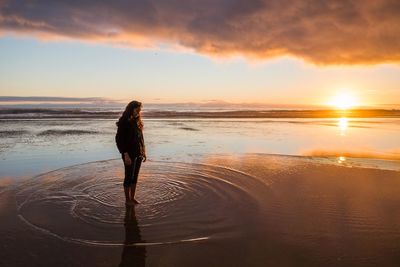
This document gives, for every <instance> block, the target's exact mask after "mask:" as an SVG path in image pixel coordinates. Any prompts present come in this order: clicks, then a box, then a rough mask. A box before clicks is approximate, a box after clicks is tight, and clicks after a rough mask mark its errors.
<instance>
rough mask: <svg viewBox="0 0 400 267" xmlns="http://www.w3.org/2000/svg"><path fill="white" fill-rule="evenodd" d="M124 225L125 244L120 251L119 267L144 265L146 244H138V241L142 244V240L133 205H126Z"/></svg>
mask: <svg viewBox="0 0 400 267" xmlns="http://www.w3.org/2000/svg"><path fill="white" fill-rule="evenodd" d="M124 226H125V242H124V244H125V246H124V250H123V251H122V255H121V263H120V264H119V267H123V266H129V267H132V266H140V267H141V266H145V265H146V246H144V245H140V243H141V244H143V243H144V241H143V240H142V237H141V236H140V229H139V225H138V222H137V219H136V214H135V206H132V205H126V212H125V223H124ZM135 244H136V245H135Z"/></svg>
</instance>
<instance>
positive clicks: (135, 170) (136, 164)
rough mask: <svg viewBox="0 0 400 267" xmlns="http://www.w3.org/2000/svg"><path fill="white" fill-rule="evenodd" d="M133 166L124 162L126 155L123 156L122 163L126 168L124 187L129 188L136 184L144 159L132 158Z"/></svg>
mask: <svg viewBox="0 0 400 267" xmlns="http://www.w3.org/2000/svg"><path fill="white" fill-rule="evenodd" d="M130 158H131V161H132V164H131V165H126V164H125V161H124V154H122V161H123V162H124V166H125V179H124V187H129V186H131V185H132V184H136V183H137V180H138V176H139V170H140V166H141V165H142V159H143V158H142V157H130Z"/></svg>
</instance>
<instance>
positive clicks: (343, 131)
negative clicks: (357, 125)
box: [338, 117, 349, 136]
mask: <svg viewBox="0 0 400 267" xmlns="http://www.w3.org/2000/svg"><path fill="white" fill-rule="evenodd" d="M348 121H349V120H348V119H347V118H346V117H342V118H340V119H339V121H338V126H339V129H340V135H343V136H344V135H346V130H347V125H348Z"/></svg>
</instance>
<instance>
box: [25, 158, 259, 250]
mask: <svg viewBox="0 0 400 267" xmlns="http://www.w3.org/2000/svg"><path fill="white" fill-rule="evenodd" d="M122 170H123V168H122V162H121V160H111V161H102V162H94V163H88V164H83V165H77V166H73V167H69V168H63V169H60V170H56V171H52V172H49V173H46V174H43V175H40V176H37V177H36V178H34V179H33V180H29V181H27V182H25V183H23V184H21V185H20V186H19V188H20V191H19V192H18V194H17V203H18V210H19V213H20V218H21V219H22V220H23V221H24V222H26V223H27V224H28V225H29V226H31V227H33V228H34V229H35V230H38V231H41V232H42V233H44V234H47V235H52V236H54V237H57V238H59V239H62V240H64V241H69V242H75V243H82V244H87V245H101V246H118V245H126V242H124V236H123V231H122V230H123V224H124V222H125V220H126V219H127V218H126V214H125V209H124V206H125V199H124V197H123V192H122V180H121V177H122V176H123V173H122ZM263 186H266V185H264V184H263V183H261V182H260V181H258V180H257V179H255V178H254V177H251V176H249V175H247V174H245V173H242V172H238V171H235V170H232V169H228V168H223V167H218V166H211V165H202V164H185V163H167V162H149V163H147V164H146V167H145V168H144V170H143V171H142V173H141V176H140V186H139V187H140V188H138V190H137V191H138V192H137V195H136V197H137V198H138V199H140V200H141V201H142V203H141V204H140V205H138V206H137V209H136V210H135V216H136V218H138V220H139V225H138V227H140V232H141V240H134V241H131V242H130V243H129V245H160V244H169V243H180V242H190V241H201V240H208V239H214V238H230V237H234V236H237V235H242V234H243V231H242V230H241V229H242V228H243V227H244V226H245V225H248V224H249V223H251V222H252V220H254V216H255V215H256V214H257V209H258V205H259V203H258V202H257V195H254V193H257V192H259V190H260V189H262V187H263ZM245 214H247V215H249V214H250V216H243V215H245ZM60 220H61V222H62V223H61V224H60Z"/></svg>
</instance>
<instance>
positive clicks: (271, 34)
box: [0, 0, 400, 107]
mask: <svg viewBox="0 0 400 267" xmlns="http://www.w3.org/2000/svg"><path fill="white" fill-rule="evenodd" d="M399 14H400V2H399V1H396V0H393V1H383V0H380V1H375V0H373V1H372V0H370V1H334V2H333V1H316V0H314V1H278V0H272V1H261V0H212V1H211V0H203V1H196V0H195V1H187V0H186V1H176V0H162V1H150V0H147V1H126V0H117V1H90V0H87V1H52V0H32V1H8V0H0V96H23V97H25V96H61V97H101V98H107V99H112V100H121V101H126V100H130V99H132V98H134V99H138V100H141V101H143V102H151V103H156V102H158V103H160V102H164V103H171V102H190V101H193V102H204V101H222V100H223V101H228V102H235V103H242V102H245V103H268V104H293V105H299V104H304V105H327V104H332V103H335V101H336V102H337V101H338V100H337V99H342V98H340V96H341V95H342V96H343V95H345V97H347V99H351V101H352V104H354V105H360V106H380V107H385V105H387V106H400V105H399V104H400V88H399V85H400V64H399V62H400V16H399ZM333 105H338V104H337V103H336V104H333ZM339 105H340V103H339Z"/></svg>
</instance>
